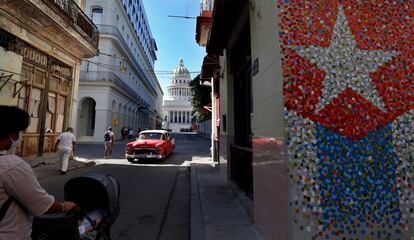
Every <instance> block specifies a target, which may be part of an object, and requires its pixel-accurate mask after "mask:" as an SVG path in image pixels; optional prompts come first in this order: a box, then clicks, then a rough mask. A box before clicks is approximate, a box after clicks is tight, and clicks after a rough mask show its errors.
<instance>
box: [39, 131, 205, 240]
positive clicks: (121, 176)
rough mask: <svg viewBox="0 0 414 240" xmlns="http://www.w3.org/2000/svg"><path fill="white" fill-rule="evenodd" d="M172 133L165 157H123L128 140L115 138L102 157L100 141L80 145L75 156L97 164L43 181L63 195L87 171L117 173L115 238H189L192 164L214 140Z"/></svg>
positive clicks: (61, 198)
mask: <svg viewBox="0 0 414 240" xmlns="http://www.w3.org/2000/svg"><path fill="white" fill-rule="evenodd" d="M173 136H174V138H175V139H176V149H175V151H174V154H173V155H171V156H170V157H169V158H168V159H167V160H166V161H165V162H152V161H151V162H150V161H145V162H139V163H135V164H131V163H129V162H128V161H126V160H125V159H124V158H123V154H124V145H125V144H124V142H116V145H115V148H114V152H113V158H112V159H103V156H102V155H103V145H102V144H83V145H82V144H80V145H78V146H77V150H76V156H77V157H79V158H83V159H90V160H94V161H95V162H96V163H97V165H96V166H93V167H86V168H81V169H79V170H75V171H71V172H69V173H68V174H67V175H65V176H60V175H55V176H52V177H49V178H45V179H42V180H41V184H42V186H44V187H45V188H46V190H47V191H48V192H50V193H51V194H53V195H55V196H56V197H57V198H58V199H59V200H63V186H64V184H65V182H66V181H67V180H69V179H71V178H73V177H77V176H81V175H83V174H85V173H86V172H89V171H96V172H101V173H106V174H110V175H113V176H115V177H116V178H117V179H118V181H119V183H120V185H121V197H120V205H121V212H120V215H119V217H118V219H117V221H116V222H115V224H114V226H113V227H112V229H111V230H112V236H113V239H120V240H122V239H125V240H126V239H128V240H129V239H140V240H145V239H148V240H153V239H190V172H189V163H190V162H191V160H192V159H193V158H197V157H201V156H207V155H208V154H209V152H208V151H209V148H210V142H209V140H208V139H205V138H203V137H201V136H199V135H196V134H191V133H182V134H174V135H173Z"/></svg>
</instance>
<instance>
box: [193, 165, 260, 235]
mask: <svg viewBox="0 0 414 240" xmlns="http://www.w3.org/2000/svg"><path fill="white" fill-rule="evenodd" d="M210 163H211V161H210V158H199V159H197V160H195V161H194V160H193V162H192V163H191V239H192V240H234V239H238V240H261V239H262V237H261V236H260V234H259V233H258V231H257V229H256V228H255V226H254V224H253V222H252V221H251V219H250V218H249V217H248V215H247V213H246V211H245V209H244V208H243V207H242V205H241V204H240V202H239V200H238V198H237V196H236V194H235V193H234V191H233V190H232V189H230V187H229V186H228V185H227V183H226V180H225V179H224V178H223V177H222V176H221V175H220V173H219V172H218V168H216V167H214V166H212V165H210Z"/></svg>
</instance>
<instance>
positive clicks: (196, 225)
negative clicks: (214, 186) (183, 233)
mask: <svg viewBox="0 0 414 240" xmlns="http://www.w3.org/2000/svg"><path fill="white" fill-rule="evenodd" d="M190 171H191V197H190V205H191V208H190V209H191V222H190V228H191V236H190V237H191V239H192V240H204V239H205V235H204V225H203V216H202V215H203V214H202V209H201V199H200V192H199V189H200V188H199V182H198V172H197V167H196V164H195V163H191V164H190Z"/></svg>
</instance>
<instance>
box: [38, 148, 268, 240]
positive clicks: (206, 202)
mask: <svg viewBox="0 0 414 240" xmlns="http://www.w3.org/2000/svg"><path fill="white" fill-rule="evenodd" d="M31 165H32V167H33V169H34V172H35V173H36V175H37V176H38V178H39V179H43V178H47V177H48V176H52V175H59V174H60V171H59V167H60V163H59V162H58V161H57V158H56V156H53V155H50V156H46V157H44V158H43V159H38V160H37V162H31ZM90 165H94V162H93V161H88V162H83V161H76V160H71V161H70V163H69V169H68V171H71V170H74V169H76V168H81V167H85V166H90ZM191 239H192V240H233V239H238V240H261V239H262V238H261V236H260V234H259V233H258V231H257V229H256V228H255V226H254V224H253V222H252V221H251V219H250V217H249V216H248V214H247V213H246V211H245V209H244V208H243V207H242V205H241V204H240V202H239V200H238V198H237V196H236V194H235V193H234V191H233V190H232V189H231V188H230V187H229V186H228V185H227V183H226V180H225V179H224V178H223V177H222V176H221V175H220V174H219V171H218V168H217V167H214V165H211V160H210V158H208V157H198V158H193V160H192V162H191Z"/></svg>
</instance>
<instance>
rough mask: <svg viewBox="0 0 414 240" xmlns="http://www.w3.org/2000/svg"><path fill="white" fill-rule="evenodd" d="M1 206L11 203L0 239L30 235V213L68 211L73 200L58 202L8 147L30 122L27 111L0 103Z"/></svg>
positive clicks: (10, 147)
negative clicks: (9, 200) (9, 201)
mask: <svg viewBox="0 0 414 240" xmlns="http://www.w3.org/2000/svg"><path fill="white" fill-rule="evenodd" d="M0 116H1V117H0V206H3V205H4V204H5V203H6V202H7V201H8V199H9V198H10V197H12V198H10V199H11V204H10V205H9V207H8V208H7V211H6V213H5V215H4V216H3V218H2V219H1V221H0V240H8V239H17V240H20V239H22V240H23V239H30V234H31V227H32V216H34V215H42V214H45V213H56V212H68V211H70V210H71V209H72V208H74V207H75V206H76V205H75V203H73V202H58V201H56V200H55V198H54V197H53V196H51V195H49V194H48V193H47V192H46V191H45V190H44V189H43V188H42V187H41V186H40V184H39V182H38V181H37V178H36V175H35V174H34V172H33V169H32V168H31V167H30V165H29V164H28V163H27V162H26V161H24V160H23V159H21V158H20V157H18V156H15V155H10V154H9V151H10V150H13V149H14V148H16V146H17V145H18V144H19V142H20V140H21V137H22V131H24V130H25V129H26V128H27V127H28V126H29V121H30V117H29V115H28V114H27V112H25V111H23V110H21V109H19V108H17V107H11V106H3V105H0Z"/></svg>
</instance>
